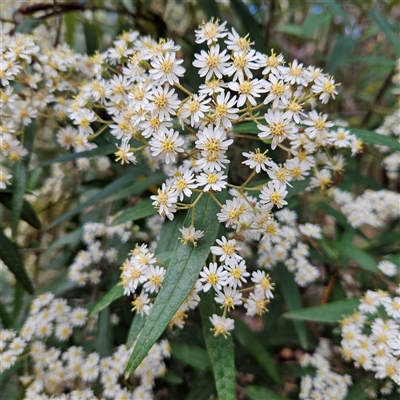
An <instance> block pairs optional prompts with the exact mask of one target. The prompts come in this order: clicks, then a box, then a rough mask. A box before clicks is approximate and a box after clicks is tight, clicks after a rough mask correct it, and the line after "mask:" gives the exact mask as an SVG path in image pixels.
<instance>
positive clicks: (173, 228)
mask: <svg viewBox="0 0 400 400" xmlns="http://www.w3.org/2000/svg"><path fill="white" fill-rule="evenodd" d="M185 218H186V214H185V213H184V212H183V211H181V212H178V213H177V215H176V216H175V218H174V219H173V220H172V221H170V220H167V221H165V222H164V225H163V227H162V228H161V233H160V240H159V241H158V245H157V249H156V254H157V255H158V254H159V253H164V252H166V251H169V250H174V249H175V246H176V244H177V242H178V238H179V236H181V233H180V231H179V228H182V226H183V223H184V221H185Z"/></svg>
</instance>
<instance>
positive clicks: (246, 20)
mask: <svg viewBox="0 0 400 400" xmlns="http://www.w3.org/2000/svg"><path fill="white" fill-rule="evenodd" d="M231 6H232V9H233V10H234V11H235V14H236V16H237V17H238V18H239V19H240V20H241V21H242V25H243V28H244V29H245V30H246V33H247V32H248V33H249V36H250V39H251V41H252V42H254V48H256V49H257V50H259V51H265V50H266V49H265V39H264V37H263V35H262V34H261V29H260V24H259V23H258V21H257V20H256V19H255V18H254V16H253V15H252V14H251V12H250V10H249V7H248V5H247V4H244V2H243V1H242V0H231Z"/></svg>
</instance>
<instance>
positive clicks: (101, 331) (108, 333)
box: [96, 308, 112, 357]
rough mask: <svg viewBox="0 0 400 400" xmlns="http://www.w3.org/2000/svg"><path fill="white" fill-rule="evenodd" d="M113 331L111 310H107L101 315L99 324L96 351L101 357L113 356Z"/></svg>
mask: <svg viewBox="0 0 400 400" xmlns="http://www.w3.org/2000/svg"><path fill="white" fill-rule="evenodd" d="M111 343H112V330H111V323H110V310H109V309H108V308H107V309H105V310H103V311H102V312H101V313H100V314H99V319H98V322H97V337H96V350H97V352H98V353H99V354H100V356H101V357H107V356H109V355H110V354H111V352H112V349H111Z"/></svg>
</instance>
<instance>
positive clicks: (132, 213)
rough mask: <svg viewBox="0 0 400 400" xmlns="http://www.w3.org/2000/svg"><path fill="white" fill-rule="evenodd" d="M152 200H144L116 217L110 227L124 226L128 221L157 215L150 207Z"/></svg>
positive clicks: (152, 207)
mask: <svg viewBox="0 0 400 400" xmlns="http://www.w3.org/2000/svg"><path fill="white" fill-rule="evenodd" d="M152 203H153V200H151V199H149V200H144V201H142V202H141V203H139V204H136V205H135V206H133V207H131V208H129V209H128V210H125V211H123V212H122V214H120V215H118V217H117V218H115V219H114V221H113V222H112V224H111V225H112V226H115V225H120V224H124V223H125V222H128V221H137V220H138V219H142V218H146V217H149V216H150V215H154V214H156V213H157V210H156V209H155V208H154V206H153V205H152Z"/></svg>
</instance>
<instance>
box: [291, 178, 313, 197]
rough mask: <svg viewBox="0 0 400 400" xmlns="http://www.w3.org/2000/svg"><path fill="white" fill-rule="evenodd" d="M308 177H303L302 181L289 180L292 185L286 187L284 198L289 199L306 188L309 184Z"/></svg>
mask: <svg viewBox="0 0 400 400" xmlns="http://www.w3.org/2000/svg"><path fill="white" fill-rule="evenodd" d="M310 180H311V179H310V178H306V179H303V180H302V181H293V182H290V184H291V185H292V187H288V188H287V189H288V194H287V195H286V197H285V199H290V198H291V197H293V196H294V195H296V194H298V193H301V192H302V191H304V190H305V189H307V188H308V186H309V185H310Z"/></svg>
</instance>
